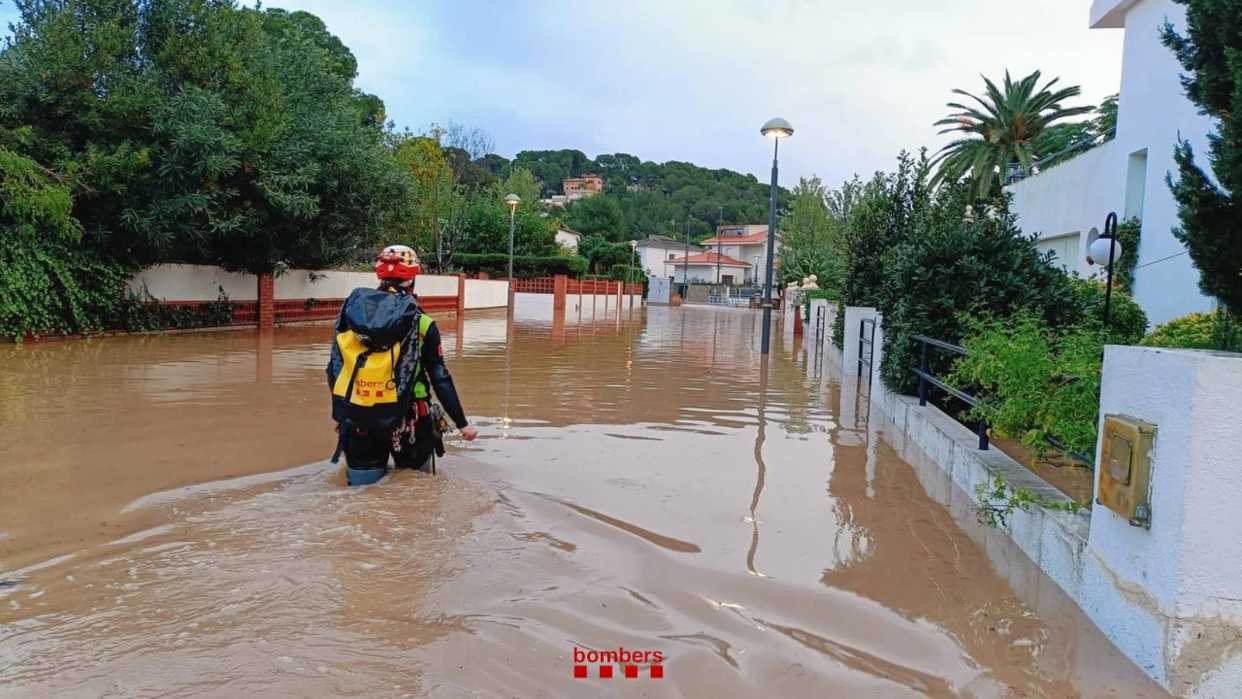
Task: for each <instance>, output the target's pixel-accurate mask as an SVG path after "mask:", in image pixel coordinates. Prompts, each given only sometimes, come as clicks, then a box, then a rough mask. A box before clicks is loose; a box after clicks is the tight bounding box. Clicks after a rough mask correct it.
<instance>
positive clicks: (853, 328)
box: [841, 306, 879, 376]
mask: <svg viewBox="0 0 1242 699" xmlns="http://www.w3.org/2000/svg"><path fill="white" fill-rule="evenodd" d="M866 318H871V319H875V318H876V311H875V309H874V308H870V307H863V306H846V307H845V339H844V340H842V342H841V362H842V364H841V373H843V374H845V375H846V376H854V375H856V374H857V373H858V338H859V336H860V335H859V330H860V328H859V326H860V325H861V323H862V321H863V320H864V319H866ZM877 325H878V323H877ZM877 335H878V331H877ZM876 349H877V352H876V355H877V356H878V354H879V352H878V349H879V348H876ZM873 361H874V360H873ZM876 366H878V362H877V363H876Z"/></svg>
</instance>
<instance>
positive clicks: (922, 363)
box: [910, 335, 1094, 467]
mask: <svg viewBox="0 0 1242 699" xmlns="http://www.w3.org/2000/svg"><path fill="white" fill-rule="evenodd" d="M910 339H912V340H914V341H915V342H918V343H920V344H921V345H922V347H921V349H920V351H919V366H918V368H917V369H913V370H912V371H913V372H914V375H915V376H917V377H918V379H919V405H927V389H928V384H930V385H932V386H935V387H936V388H939V389H940V390H942V391H944V392H945V393H948V394H949V395H951V396H953V397H954V398H956V399H958V400H960V401H962V402H963V403H965V404H967V405H969V406H971V407H972V408H973V407H975V406H977V405H979V398H978V397H977V396H973V395H971V394H969V393H966V392H965V391H962V390H960V389H957V388H954V387H953V386H950V385H949V384H947V383H945V382H944V381H943V380H941V379H940V377H938V376H936V375H935V374H933V373H932V372H931V370H930V367H929V365H928V362H927V350H928V348H929V347H930V348H933V349H939V350H944V351H946V352H952V353H954V354H959V355H962V356H965V355H968V354H970V350H968V349H966V348H965V347H962V346H961V345H955V344H952V343H949V342H945V341H944V340H937V339H936V338H934V337H927V336H926V335H911V336H910ZM975 430H976V432H977V433H978V435H979V449H981V450H984V451H986V450H987V448H988V423H987V421H986V420H984V419H983V418H980V419H979V423H978V424H977V425H976V426H975ZM1044 441H1045V442H1047V443H1048V444H1049V445H1051V446H1053V447H1055V448H1057V449H1058V450H1060V451H1061V452H1062V453H1063V454H1065V455H1066V456H1068V457H1070V458H1071V459H1073V460H1075V461H1077V462H1079V463H1081V464H1084V465H1086V466H1089V467H1090V466H1092V465H1093V463H1094V462H1093V460H1092V459H1090V458H1089V457H1087V456H1086V455H1085V454H1079V453H1078V452H1075V451H1071V450H1070V448H1069V447H1068V446H1067V445H1066V444H1065V443H1064V442H1062V441H1061V440H1059V439H1057V438H1055V437H1053V436H1051V435H1044Z"/></svg>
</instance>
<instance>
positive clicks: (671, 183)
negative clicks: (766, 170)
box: [471, 149, 790, 241]
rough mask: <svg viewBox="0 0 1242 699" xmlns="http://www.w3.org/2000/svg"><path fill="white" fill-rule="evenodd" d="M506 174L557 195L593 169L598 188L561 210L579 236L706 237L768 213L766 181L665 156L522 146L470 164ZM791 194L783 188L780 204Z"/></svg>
mask: <svg viewBox="0 0 1242 699" xmlns="http://www.w3.org/2000/svg"><path fill="white" fill-rule="evenodd" d="M471 165H472V169H474V168H483V169H486V170H487V172H488V173H489V174H490V176H491V177H493V178H495V179H504V178H506V177H508V176H509V174H510V172H511V171H512V170H513V169H515V168H520V169H523V170H527V171H529V172H530V173H531V174H532V175H534V177H535V179H536V181H538V182H539V185H540V194H541V196H543V197H550V196H552V195H554V194H562V193H563V192H562V191H561V182H562V181H563V180H564V179H566V178H569V177H579V176H582V175H585V174H596V175H599V176H600V177H603V178H604V193H603V194H602V195H599V196H596V197H592V198H589V199H580V200H578V201H576V202H574V203H572V204H570V205H569V206H568V207H567V208H566V209H565V211H564V216H563V219H564V220H563V223H564V224H565V225H566V226H568V227H570V228H572V229H574V230H576V231H579V232H581V233H586V234H599V235H602V236H604V237H605V238H607V239H608V240H612V241H620V240H631V239H636V238H643V237H646V236H647V235H649V234H652V233H659V234H663V235H676V236H682V235H685V233H686V226H687V225H688V226H689V230H690V236H691V237H692V238H693V239H695V240H698V239H701V238H705V237H707V236H709V235H711V234H712V233H713V231H714V230H715V227H716V225H718V224H719V223H721V222H722V221H723V222H724V223H763V222H764V221H766V220H767V216H768V184H767V183H766V182H760V181H759V180H758V179H757V178H756V177H755V176H754V175H746V174H742V173H740V172H735V171H733V170H728V169H725V168H719V169H714V170H713V169H710V168H705V167H700V166H698V165H695V164H693V163H686V162H680V161H675V160H671V161H669V162H666V163H655V162H651V161H644V160H642V159H641V158H639V157H638V156H635V155H630V154H629V153H609V154H603V155H599V156H597V157H595V158H590V157H588V156H587V155H586V154H585V153H583V152H582V151H578V150H570V149H562V150H528V151H521V152H519V153H518V154H517V155H516V156H515V157H514V158H513V160H506V159H505V158H503V157H501V156H498V155H495V154H489V155H487V156H485V157H483V158H480V159H478V160H477V161H475V162H474V163H472V164H471ZM789 196H790V195H789V192H788V191H787V190H785V189H783V188H782V190H781V205H782V208H783V207H784V205H786V204H787V203H788V198H789Z"/></svg>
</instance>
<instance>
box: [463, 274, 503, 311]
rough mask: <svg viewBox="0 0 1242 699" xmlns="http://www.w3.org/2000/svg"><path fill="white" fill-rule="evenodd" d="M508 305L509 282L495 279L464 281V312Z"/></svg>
mask: <svg viewBox="0 0 1242 699" xmlns="http://www.w3.org/2000/svg"><path fill="white" fill-rule="evenodd" d="M454 293H456V292H454ZM508 305H509V282H507V281H504V280H497V279H467V280H466V310H471V309H475V308H504V307H507V306H508Z"/></svg>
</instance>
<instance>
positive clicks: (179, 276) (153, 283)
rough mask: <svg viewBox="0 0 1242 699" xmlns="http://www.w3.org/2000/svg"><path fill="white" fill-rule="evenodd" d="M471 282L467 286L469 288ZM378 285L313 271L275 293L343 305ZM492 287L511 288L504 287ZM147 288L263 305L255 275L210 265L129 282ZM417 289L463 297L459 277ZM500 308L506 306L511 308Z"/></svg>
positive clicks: (431, 280)
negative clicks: (354, 293)
mask: <svg viewBox="0 0 1242 699" xmlns="http://www.w3.org/2000/svg"><path fill="white" fill-rule="evenodd" d="M470 281H471V280H467V284H469V282H470ZM376 283H377V282H376V279H375V274H373V273H371V272H341V271H335V270H332V271H324V272H314V277H313V278H312V276H311V272H310V271H309V270H305V269H291V270H289V271H288V272H286V273H284V274H282V275H280V276H279V277H276V279H275V280H274V284H273V287H274V291H275V294H276V298H277V299H278V300H279V299H306V298H315V299H343V298H345V297H346V296H349V292H351V291H353V290H354V289H356V288H358V287H374V286H375V285H376ZM492 283H493V284H501V285H504V284H505V282H503V281H500V282H492ZM144 285H145V286H146V288H147V289H148V290H149V291H150V293H151V295H152V296H154V297H155V298H157V299H159V300H162V301H215V300H216V299H217V298H218V297H219V293H220V292H219V289H220V287H223V288H224V293H226V294H228V297H229V299H230V300H232V301H255V300H257V299H258V278H257V277H255V275H253V274H238V273H235V272H226V271H225V270H223V269H221V268H219V267H213V266H210V265H154V266H152V267H148V268H147V269H144V270H142V271H141V272H139V273H138V274H136V275H135V276H134V278H133V279H131V280H130V282H129V288H131V289H133V290H134V291H141V290H142V288H143V286H144ZM414 288H415V291H417V292H418V293H419V294H421V295H424V296H457V277H454V276H442V275H433V274H420V275H419V276H418V278H417V279H416V280H415V282H414ZM480 293H483V294H484V296H481V297H480V298H481V299H484V298H486V299H491V295H492V294H494V291H489V292H480ZM467 300H469V299H468V298H467ZM483 302H485V301H482V300H481V301H480V303H483ZM499 305H501V306H504V305H505V303H504V302H502V303H500V304H499ZM483 307H484V306H479V308H483Z"/></svg>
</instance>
